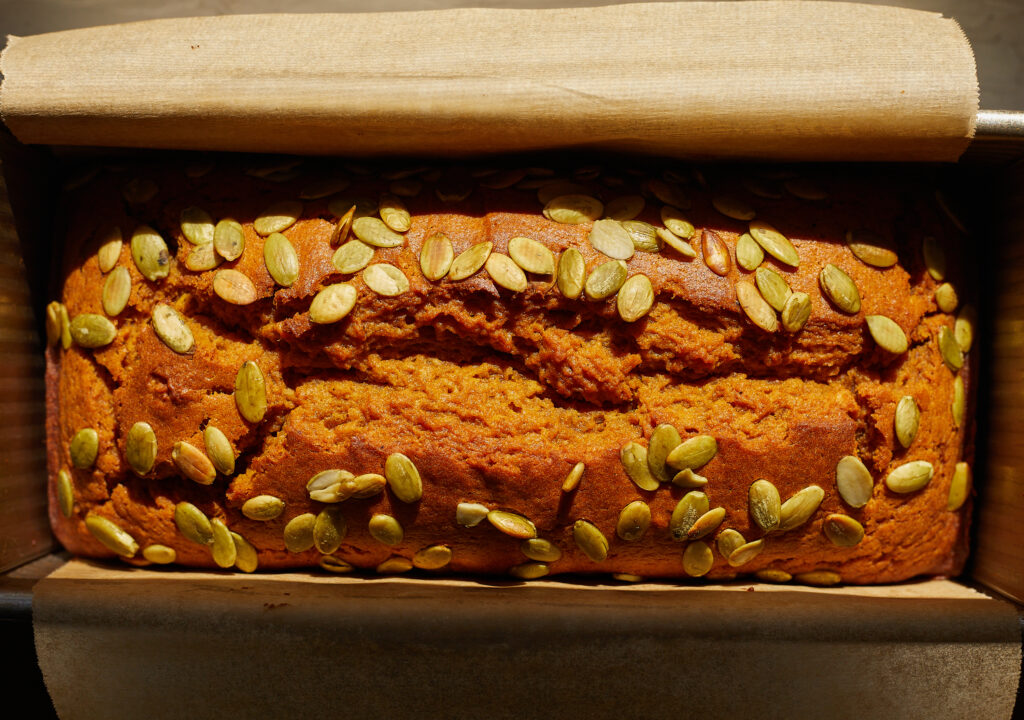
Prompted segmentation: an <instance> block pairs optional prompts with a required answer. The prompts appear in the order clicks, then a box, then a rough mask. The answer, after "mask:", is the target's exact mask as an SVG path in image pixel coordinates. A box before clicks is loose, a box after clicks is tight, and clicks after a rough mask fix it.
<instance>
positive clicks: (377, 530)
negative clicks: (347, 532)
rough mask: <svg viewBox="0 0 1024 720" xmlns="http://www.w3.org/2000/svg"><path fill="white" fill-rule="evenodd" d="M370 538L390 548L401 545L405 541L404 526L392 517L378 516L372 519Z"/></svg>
mask: <svg viewBox="0 0 1024 720" xmlns="http://www.w3.org/2000/svg"><path fill="white" fill-rule="evenodd" d="M369 530H370V536H371V537H372V538H373V539H374V540H376V541H377V542H379V543H383V544H384V545H387V546H389V547H394V546H395V545H400V544H401V543H402V540H404V539H405V531H404V530H403V529H402V524H401V523H400V522H398V520H396V519H395V518H393V517H391V516H390V515H383V514H377V515H374V516H373V517H371V518H370V524H369Z"/></svg>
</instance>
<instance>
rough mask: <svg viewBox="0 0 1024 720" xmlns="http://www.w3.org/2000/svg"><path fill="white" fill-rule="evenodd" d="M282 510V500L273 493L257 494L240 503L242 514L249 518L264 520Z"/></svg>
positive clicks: (278, 513) (271, 517) (275, 515)
mask: <svg viewBox="0 0 1024 720" xmlns="http://www.w3.org/2000/svg"><path fill="white" fill-rule="evenodd" d="M282 512H284V500H282V499H281V498H279V497H274V496H273V495H257V496H255V497H251V498H249V499H248V500H246V501H245V502H244V503H242V514H243V515H245V516H246V517H247V518H249V519H250V520H259V521H261V522H266V521H268V520H273V519H274V518H276V517H278V516H279V515H280V514H281V513H282Z"/></svg>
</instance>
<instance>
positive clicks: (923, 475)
mask: <svg viewBox="0 0 1024 720" xmlns="http://www.w3.org/2000/svg"><path fill="white" fill-rule="evenodd" d="M933 473H934V470H933V468H932V464H931V463H930V462H927V461H925V460H911V461H910V462H908V463H903V464H902V465H900V466H899V467H897V468H895V469H893V470H892V471H890V472H889V475H888V476H887V477H886V478H885V484H886V487H888V488H889V489H890V490H892V491H893V492H896V493H901V494H907V493H912V492H917V491H918V490H920V489H921V488H923V487H924V486H925V485H927V484H928V483H929V481H931V479H932V474H933Z"/></svg>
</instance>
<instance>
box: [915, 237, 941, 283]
mask: <svg viewBox="0 0 1024 720" xmlns="http://www.w3.org/2000/svg"><path fill="white" fill-rule="evenodd" d="M921 254H922V255H923V256H924V265H925V268H927V270H928V274H929V275H931V276H932V279H933V280H937V281H942V280H945V278H946V249H945V248H944V247H942V244H941V243H940V242H939V241H938V240H936V239H935V238H934V237H932V236H931V235H928V236H926V237H925V238H924V239H923V240H922V241H921Z"/></svg>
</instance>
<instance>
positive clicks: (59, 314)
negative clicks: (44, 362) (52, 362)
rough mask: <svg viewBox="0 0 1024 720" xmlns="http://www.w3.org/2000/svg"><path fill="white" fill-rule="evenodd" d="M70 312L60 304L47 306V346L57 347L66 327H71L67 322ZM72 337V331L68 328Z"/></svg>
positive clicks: (54, 303) (53, 303) (52, 303)
mask: <svg viewBox="0 0 1024 720" xmlns="http://www.w3.org/2000/svg"><path fill="white" fill-rule="evenodd" d="M67 316H68V311H67V310H65V309H64V305H62V304H61V303H59V302H56V301H54V302H51V303H50V304H48V305H47V306H46V345H47V347H50V346H51V345H56V344H57V342H58V341H59V340H60V337H61V334H62V333H63V331H64V326H65V325H69V323H68V322H67ZM70 335H71V329H70V327H69V328H68V336H69V337H70Z"/></svg>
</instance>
